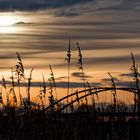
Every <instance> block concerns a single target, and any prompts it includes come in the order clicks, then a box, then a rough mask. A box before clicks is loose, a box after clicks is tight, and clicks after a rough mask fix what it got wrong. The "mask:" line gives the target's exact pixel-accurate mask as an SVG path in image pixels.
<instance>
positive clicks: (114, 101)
mask: <svg viewBox="0 0 140 140" xmlns="http://www.w3.org/2000/svg"><path fill="white" fill-rule="evenodd" d="M108 75H109V76H110V78H111V83H112V95H113V109H114V111H116V104H117V92H116V85H115V82H114V78H113V77H112V75H111V74H110V73H109V72H108Z"/></svg>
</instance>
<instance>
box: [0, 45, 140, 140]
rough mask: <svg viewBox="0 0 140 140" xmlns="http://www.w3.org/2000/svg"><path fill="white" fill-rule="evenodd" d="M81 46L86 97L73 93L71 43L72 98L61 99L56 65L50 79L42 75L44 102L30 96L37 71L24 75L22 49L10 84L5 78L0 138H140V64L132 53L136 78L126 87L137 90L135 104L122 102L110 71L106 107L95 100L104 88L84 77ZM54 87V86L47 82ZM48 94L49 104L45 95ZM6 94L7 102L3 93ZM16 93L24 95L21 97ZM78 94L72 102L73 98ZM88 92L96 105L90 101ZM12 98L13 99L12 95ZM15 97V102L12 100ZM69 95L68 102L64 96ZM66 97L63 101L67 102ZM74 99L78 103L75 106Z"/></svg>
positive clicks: (82, 70)
mask: <svg viewBox="0 0 140 140" xmlns="http://www.w3.org/2000/svg"><path fill="white" fill-rule="evenodd" d="M77 47H78V68H79V70H80V71H81V73H82V81H83V91H82V93H84V95H82V96H79V94H80V93H81V91H80V92H79V91H76V92H75V93H73V94H72V93H70V91H69V89H70V84H69V81H70V76H69V75H70V72H69V71H70V62H71V48H70V42H69V47H68V51H67V58H66V59H65V60H66V62H67V66H68V84H67V96H66V97H63V98H62V99H58V97H57V92H56V83H55V78H54V73H53V70H52V67H51V66H49V67H50V78H49V79H48V81H47V83H48V84H47V83H46V82H45V78H44V76H43V81H42V84H41V85H40V90H39V93H38V95H37V97H38V98H39V103H33V102H32V101H31V97H30V88H31V84H32V72H33V70H34V68H33V69H31V72H30V75H29V77H28V78H25V75H24V66H23V63H22V59H21V58H20V55H19V54H18V53H17V60H18V61H17V64H16V65H15V67H14V68H13V69H12V70H11V74H12V75H11V82H10V83H9V85H8V86H7V82H6V80H5V78H4V77H2V85H1V92H0V105H1V107H0V140H140V134H139V130H140V88H139V78H138V75H139V73H138V67H137V65H136V63H135V59H134V56H133V54H132V53H131V57H132V62H133V63H132V66H131V68H130V70H131V74H132V77H133V87H131V88H125V89H124V88H123V90H125V91H126V90H127V91H131V92H133V94H134V104H133V105H132V106H131V107H130V106H129V107H128V106H127V105H126V104H121V103H119V102H118V101H117V92H116V90H117V87H116V85H115V82H114V78H113V77H112V75H111V74H110V73H108V74H109V76H110V81H111V86H110V88H104V89H101V91H106V90H110V91H111V93H112V99H113V103H110V104H108V105H107V106H106V107H105V106H104V105H102V107H101V108H99V107H98V105H97V104H96V102H95V99H94V98H95V97H94V96H98V91H99V88H97V87H94V88H93V87H91V86H90V84H89V83H88V81H86V79H85V76H84V69H83V63H82V53H81V50H80V47H79V44H78V43H77ZM23 85H24V86H25V88H26V92H27V96H26V97H23V96H22V91H21V88H22V87H23ZM48 85H49V86H48ZM46 93H48V95H49V96H48V103H49V104H48V105H45V103H44V99H45V98H46ZM4 94H5V95H6V99H5V101H4V99H3V95H4ZM17 95H18V97H19V99H17ZM71 95H74V96H73V100H72V101H70V100H69V97H71ZM87 96H90V98H91V99H92V103H91V104H90V105H89V103H88V98H87ZM9 97H10V98H9ZM10 99H12V100H10ZM63 99H66V100H63ZM61 101H64V102H63V103H62V102H61ZM74 103H75V104H74ZM96 105H97V106H96Z"/></svg>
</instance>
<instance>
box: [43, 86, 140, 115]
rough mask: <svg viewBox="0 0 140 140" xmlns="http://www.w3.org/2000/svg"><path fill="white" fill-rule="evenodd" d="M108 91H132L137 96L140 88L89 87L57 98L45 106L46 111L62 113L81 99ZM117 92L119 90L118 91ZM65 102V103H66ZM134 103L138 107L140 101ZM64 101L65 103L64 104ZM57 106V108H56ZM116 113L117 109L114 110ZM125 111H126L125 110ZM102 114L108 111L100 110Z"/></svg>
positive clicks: (136, 113)
mask: <svg viewBox="0 0 140 140" xmlns="http://www.w3.org/2000/svg"><path fill="white" fill-rule="evenodd" d="M106 91H111V92H114V91H115V92H116V91H126V92H128V93H129V94H130V93H131V94H132V95H134V97H135V96H137V95H138V94H139V92H140V91H139V90H137V89H136V88H125V87H94V88H88V89H86V90H81V91H76V92H74V93H72V94H70V95H67V96H64V97H62V98H60V99H58V100H56V101H55V102H53V103H52V104H50V105H49V106H47V107H46V108H45V111H53V112H55V113H62V112H64V110H66V109H67V108H69V107H70V106H71V105H73V104H74V103H75V102H80V101H81V100H83V99H85V101H87V102H88V98H87V97H89V96H92V95H98V94H99V93H104V92H106ZM116 94H117V92H116ZM113 96H114V103H113V105H114V108H115V106H116V99H115V98H116V97H115V96H116V95H114V93H113ZM71 98H73V100H71ZM66 100H68V101H69V102H68V103H66ZM64 102H65V103H64ZM133 102H134V105H137V106H136V108H138V105H139V103H138V101H136V100H133ZM62 103H63V104H62ZM54 108H55V109H54ZM114 113H115V110H114ZM121 113H122V112H117V113H116V115H121ZM123 113H124V112H123ZM138 114H139V111H138V109H137V110H132V111H130V112H127V113H126V115H127V116H129V115H130V116H134V115H138ZM100 115H107V112H100Z"/></svg>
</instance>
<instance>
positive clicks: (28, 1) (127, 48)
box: [0, 0, 140, 87]
mask: <svg viewBox="0 0 140 140" xmlns="http://www.w3.org/2000/svg"><path fill="white" fill-rule="evenodd" d="M69 39H71V51H72V58H71V67H70V73H71V78H70V82H71V87H80V86H81V85H82V84H81V83H82V81H81V73H79V72H80V71H79V69H78V67H76V65H77V56H78V50H77V46H76V43H77V42H79V45H80V47H81V50H82V55H83V66H84V72H85V75H86V76H85V77H86V79H87V80H88V81H89V82H90V83H91V85H92V84H93V85H94V84H95V85H98V86H99V85H100V84H101V85H104V84H108V78H109V76H108V74H107V72H110V73H111V74H112V75H113V76H114V77H116V82H117V83H118V85H119V86H121V85H123V86H126V85H127V84H128V83H129V82H130V81H128V80H130V77H129V76H130V75H129V73H130V70H129V69H130V66H131V65H132V62H131V55H130V53H131V52H133V54H134V56H135V59H136V62H137V64H139V63H140V1H139V0H117V1H116V0H51V1H50V0H24V1H22V0H0V75H1V76H2V75H4V76H5V78H6V79H8V78H9V77H10V69H11V68H12V67H14V65H15V64H16V63H17V59H16V52H19V54H20V56H21V58H22V60H23V64H24V66H25V72H26V73H25V74H26V77H29V70H30V69H31V68H33V67H34V68H35V70H34V71H33V81H34V86H37V85H36V84H37V83H36V82H40V81H42V74H43V75H44V76H45V78H46V81H47V79H48V78H49V73H50V71H49V64H51V65H52V68H53V70H54V74H55V78H56V82H57V86H58V87H66V86H67V85H66V82H67V78H66V77H67V63H66V61H65V58H66V54H67V49H68V43H69ZM100 82H101V83H100ZM108 85H109V84H108Z"/></svg>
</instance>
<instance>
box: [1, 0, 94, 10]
mask: <svg viewBox="0 0 140 140" xmlns="http://www.w3.org/2000/svg"><path fill="white" fill-rule="evenodd" d="M91 1H94V0H86V1H85V0H61V1H60V0H51V1H50V0H24V2H22V1H21V0H0V9H1V11H36V10H41V9H51V8H61V7H66V6H72V5H75V4H79V3H80V4H83V3H86V2H91Z"/></svg>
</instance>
